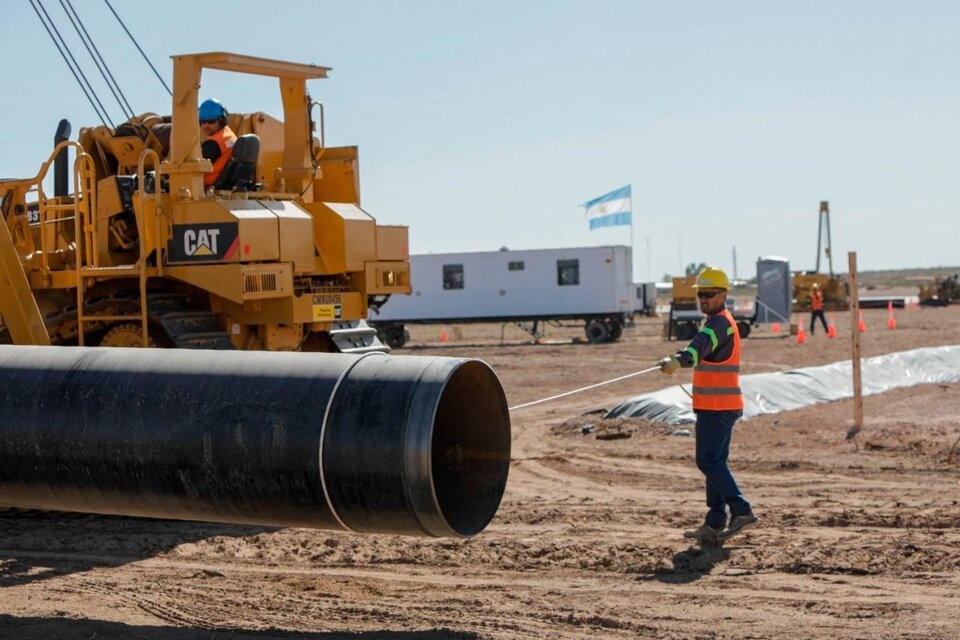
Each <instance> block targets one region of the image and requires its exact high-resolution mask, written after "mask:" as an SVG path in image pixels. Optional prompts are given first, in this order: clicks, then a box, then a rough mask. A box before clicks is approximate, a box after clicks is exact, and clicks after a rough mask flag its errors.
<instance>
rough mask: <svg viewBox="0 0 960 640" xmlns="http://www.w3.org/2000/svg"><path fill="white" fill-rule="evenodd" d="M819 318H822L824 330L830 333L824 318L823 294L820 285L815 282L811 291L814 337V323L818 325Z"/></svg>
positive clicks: (811, 332) (811, 317) (811, 319)
mask: <svg viewBox="0 0 960 640" xmlns="http://www.w3.org/2000/svg"><path fill="white" fill-rule="evenodd" d="M817 318H820V323H821V324H822V325H823V330H824V331H825V332H827V333H829V332H830V329H828V328H827V319H826V318H824V317H823V292H822V291H820V285H819V284H817V283H816V282H814V283H813V287H812V289H811V291H810V335H813V329H814V323H816V321H817Z"/></svg>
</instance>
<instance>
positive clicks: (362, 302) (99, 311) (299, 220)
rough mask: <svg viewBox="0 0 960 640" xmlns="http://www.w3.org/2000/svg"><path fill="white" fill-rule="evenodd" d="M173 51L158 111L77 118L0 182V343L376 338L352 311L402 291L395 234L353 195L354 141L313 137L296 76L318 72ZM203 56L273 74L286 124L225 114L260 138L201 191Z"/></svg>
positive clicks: (308, 106)
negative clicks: (54, 178) (166, 111)
mask: <svg viewBox="0 0 960 640" xmlns="http://www.w3.org/2000/svg"><path fill="white" fill-rule="evenodd" d="M173 60H174V91H173V100H172V114H171V115H170V116H157V115H155V114H144V115H141V116H138V117H136V118H133V119H131V120H130V121H129V122H127V123H125V124H123V125H121V126H119V127H117V128H116V129H112V128H109V127H106V126H101V127H95V128H84V129H82V130H81V132H80V135H79V141H78V142H63V143H61V144H60V145H58V147H57V148H56V149H55V150H54V153H53V154H52V155H51V157H50V159H48V160H47V162H46V163H45V164H44V165H43V166H42V167H41V170H40V172H39V173H38V175H37V176H35V177H33V178H28V179H24V180H3V181H0V208H2V214H3V219H4V222H5V224H4V225H2V226H3V227H4V228H3V230H0V315H2V317H3V323H2V331H0V341H5V342H12V343H15V344H46V343H55V344H81V345H82V344H103V345H108V346H112V345H119V346H137V345H138V344H139V345H141V346H142V345H150V346H152V345H157V346H181V347H201V348H239V349H269V350H342V351H362V350H370V349H377V348H380V347H378V346H377V345H376V344H373V345H371V344H370V342H369V341H368V340H366V339H365V338H364V336H368V335H371V334H373V331H372V330H370V329H369V328H365V323H364V322H363V321H364V320H365V318H366V317H367V312H368V308H369V307H370V306H371V305H374V306H375V305H378V304H382V303H383V302H384V301H385V300H386V298H387V297H388V296H390V295H393V294H408V293H410V266H409V250H408V241H407V229H406V227H402V226H382V225H378V224H377V222H376V220H375V219H374V218H373V216H371V215H370V214H369V213H368V212H366V211H364V210H363V209H362V208H361V206H360V192H359V169H358V153H357V149H356V147H341V148H331V149H326V148H325V147H324V143H323V131H322V122H323V118H322V105H319V103H315V102H313V101H312V100H311V98H310V96H309V95H308V94H307V90H306V82H307V80H309V79H317V78H324V77H326V75H327V72H328V71H329V69H327V68H325V67H319V66H315V65H303V64H296V63H289V62H283V61H277V60H267V59H263V58H254V57H250V56H240V55H236V54H229V53H205V54H195V55H183V56H174V58H173ZM203 69H218V70H224V71H233V72H237V73H247V74H255V75H265V76H272V77H276V78H277V79H278V81H279V88H280V92H281V97H282V101H283V107H284V119H283V121H281V120H277V119H275V118H273V117H271V116H269V115H267V114H264V113H259V112H258V113H251V114H242V113H241V114H231V115H230V116H229V118H228V124H229V125H230V126H231V128H232V129H233V130H234V132H235V133H236V134H237V135H238V136H239V137H241V138H243V137H246V138H248V141H249V138H252V137H253V136H255V137H256V142H257V143H258V144H259V153H258V154H256V161H255V164H254V165H253V168H252V170H251V173H252V175H251V176H250V179H249V180H247V181H245V182H243V183H240V182H238V183H237V185H236V186H235V187H233V188H232V189H226V188H224V189H222V190H212V189H211V190H205V189H204V186H203V176H204V173H205V172H207V171H209V170H210V169H211V164H210V162H209V161H208V160H206V159H204V158H203V157H202V156H201V152H200V144H201V141H202V139H203V134H202V133H201V131H200V129H199V121H198V107H197V103H198V98H199V96H198V88H199V86H200V79H201V75H202V71H203ZM317 112H319V115H320V123H321V131H320V132H319V134H320V135H319V137H317V135H316V134H317V132H316V131H315V122H314V114H315V113H317ZM68 149H72V150H73V152H74V155H75V161H74V163H73V167H72V176H73V187H74V190H73V192H72V193H62V194H57V195H54V196H48V195H47V194H46V193H45V192H44V188H43V182H44V178H45V177H46V175H47V173H48V170H49V169H50V167H51V166H52V165H53V164H54V161H55V158H56V157H57V156H58V155H60V154H61V153H65V152H66V151H67V150H68ZM338 336H339V337H338Z"/></svg>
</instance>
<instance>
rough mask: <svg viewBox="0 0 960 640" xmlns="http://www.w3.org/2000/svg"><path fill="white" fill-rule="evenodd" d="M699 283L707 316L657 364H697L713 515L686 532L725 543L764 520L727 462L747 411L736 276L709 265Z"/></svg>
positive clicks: (670, 368) (700, 438)
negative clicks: (732, 306)
mask: <svg viewBox="0 0 960 640" xmlns="http://www.w3.org/2000/svg"><path fill="white" fill-rule="evenodd" d="M694 286H695V287H696V289H697V300H698V301H699V302H700V310H701V311H702V312H703V313H704V314H706V316H707V320H706V322H705V323H704V325H703V327H702V328H701V329H700V331H699V333H697V335H696V336H694V338H693V340H691V341H690V344H688V345H687V346H686V347H685V348H684V349H682V350H680V351H677V352H676V353H675V354H673V355H671V356H667V357H666V358H663V359H662V360H660V361H658V362H657V365H659V366H660V371H661V372H662V373H665V374H668V375H669V374H673V373H675V372H676V371H677V369H680V368H681V367H682V368H691V367H692V368H693V411H694V413H695V414H696V416H697V424H696V461H697V468H698V469H700V471H701V473H703V475H704V478H705V483H706V490H707V491H706V493H707V515H706V517H705V518H704V523H703V525H702V526H700V527H699V528H698V529H694V530H692V531H686V532H684V534H683V536H684V537H685V538H690V539H695V540H698V541H700V542H709V543H719V542H722V541H724V540H726V539H727V538H730V537H731V536H733V535H735V534H737V533H740V532H741V531H743V530H744V529H746V528H747V527H750V526H753V525H756V524H757V523H758V522H759V521H760V519H759V518H758V517H757V516H756V515H755V514H754V513H753V508H752V507H751V506H750V503H749V502H747V499H746V498H745V497H744V496H743V493H742V492H741V491H740V487H739V486H738V485H737V481H736V479H734V477H733V474H732V473H731V472H730V468H729V467H728V466H727V458H728V456H729V454H730V440H731V438H732V435H733V426H734V425H735V424H736V422H737V419H739V418H740V416H741V415H743V394H742V393H741V391H740V332H739V330H738V329H737V323H736V321H735V320H734V319H733V315H732V314H731V313H730V312H729V311H728V310H727V308H726V302H727V291H729V290H730V280H729V279H728V278H727V274H726V273H724V271H723V270H722V269H718V268H717V267H707V268H705V269H704V270H703V271H701V272H700V274H699V275H698V276H697V282H696V284H695V285H694ZM728 509H729V512H730V513H729V522H728V516H727V510H728Z"/></svg>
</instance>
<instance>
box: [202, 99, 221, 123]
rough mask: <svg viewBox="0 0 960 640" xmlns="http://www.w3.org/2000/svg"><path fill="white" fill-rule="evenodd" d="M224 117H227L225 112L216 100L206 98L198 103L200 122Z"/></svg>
mask: <svg viewBox="0 0 960 640" xmlns="http://www.w3.org/2000/svg"><path fill="white" fill-rule="evenodd" d="M225 115H227V110H226V109H224V108H223V105H222V104H220V101H219V100H217V99H216V98H207V99H206V100H204V101H203V102H202V103H200V119H201V120H216V119H217V118H220V117H221V116H225Z"/></svg>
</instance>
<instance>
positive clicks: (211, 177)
mask: <svg viewBox="0 0 960 640" xmlns="http://www.w3.org/2000/svg"><path fill="white" fill-rule="evenodd" d="M200 130H201V131H203V132H204V133H205V134H206V135H207V139H206V140H204V141H203V144H202V145H200V152H201V154H202V155H203V157H204V158H206V159H207V160H209V161H210V162H212V163H213V170H212V171H210V172H209V173H207V174H204V176H203V187H204V189H210V188H211V187H213V185H214V184H216V182H217V178H219V177H220V174H221V173H222V172H223V169H224V167H226V166H227V163H228V162H230V158H231V157H232V156H233V145H234V143H235V142H236V141H237V136H236V134H235V133H234V132H233V131H232V130H231V129H230V127H229V126H227V110H226V108H224V106H223V105H222V104H220V101H219V100H217V99H216V98H208V99H207V100H204V101H203V102H202V103H201V104H200Z"/></svg>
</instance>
